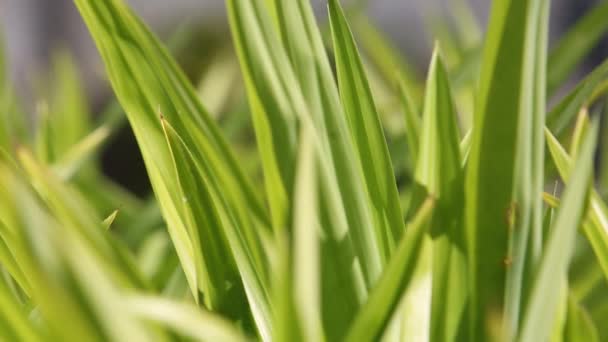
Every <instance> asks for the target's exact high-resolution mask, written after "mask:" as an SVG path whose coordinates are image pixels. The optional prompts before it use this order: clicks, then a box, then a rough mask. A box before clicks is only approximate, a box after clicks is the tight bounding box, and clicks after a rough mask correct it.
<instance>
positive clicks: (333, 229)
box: [228, 0, 380, 339]
mask: <svg viewBox="0 0 608 342" xmlns="http://www.w3.org/2000/svg"><path fill="white" fill-rule="evenodd" d="M268 4H269V7H270V8H266V7H265V6H264V5H265V4H264V3H262V2H253V3H251V2H249V1H241V0H233V1H229V2H228V12H229V17H230V20H231V25H232V30H233V36H234V40H235V42H236V45H237V52H238V53H239V59H240V62H241V67H242V71H243V73H244V77H245V80H246V82H247V84H248V89H249V102H250V105H251V107H253V109H254V116H258V115H259V116H260V117H261V118H262V119H263V120H261V121H266V122H268V121H269V120H270V119H271V118H272V120H284V122H285V125H290V126H291V125H292V124H291V123H290V122H291V121H292V120H297V123H299V124H301V125H310V124H312V125H314V127H315V130H314V135H315V139H314V140H315V141H316V143H317V144H319V149H318V151H317V152H318V153H319V159H320V161H319V183H320V184H322V185H321V186H320V189H321V192H322V193H321V194H320V196H319V197H320V198H322V200H321V201H320V206H319V211H320V212H321V221H322V222H323V224H322V225H321V227H322V229H323V233H324V235H325V236H326V237H327V239H326V240H324V241H323V242H324V243H323V247H322V250H323V252H322V253H323V259H324V263H323V265H322V269H323V273H324V276H323V277H322V279H323V291H322V295H323V303H324V305H323V313H324V314H323V319H324V321H325V320H329V321H331V322H332V324H329V325H328V326H331V329H330V330H328V331H327V334H328V338H330V339H331V337H330V336H333V338H335V339H339V338H342V337H343V334H344V333H345V330H346V329H347V327H348V324H349V323H350V321H351V320H352V318H353V317H354V315H355V313H356V309H357V308H358V306H359V305H360V303H361V302H362V301H363V299H364V298H365V296H366V295H367V289H368V288H369V287H371V284H372V282H373V280H374V279H376V278H377V276H378V274H379V272H380V267H379V263H377V262H375V263H374V262H373V261H374V260H379V258H377V257H376V258H375V259H372V258H369V257H367V256H368V255H369V254H370V253H376V254H377V255H379V251H378V250H377V249H375V248H371V247H370V246H372V247H373V245H372V242H373V239H371V238H368V237H369V236H371V230H370V229H368V227H372V225H373V223H372V221H371V213H370V211H371V210H370V205H371V204H370V203H368V202H367V198H366V197H365V196H366V195H365V192H364V191H365V188H364V183H362V175H361V171H360V170H359V166H358V165H357V164H355V159H354V156H355V154H354V147H353V145H352V141H351V140H350V136H349V134H348V130H347V129H348V128H347V123H346V119H345V117H344V115H343V110H342V108H341V104H340V98H339V94H338V91H337V87H336V84H335V80H334V78H333V74H332V71H331V67H330V64H329V61H328V58H327V55H326V52H325V47H324V46H323V42H322V40H321V37H320V33H319V31H318V28H317V25H316V21H315V17H314V15H313V12H312V8H311V6H310V4H309V3H308V1H306V0H301V1H297V2H283V1H268ZM269 9H270V10H272V11H273V12H274V13H275V19H276V23H275V24H276V25H274V26H273V25H269V23H268V22H265V21H264V20H262V19H263V18H268V17H269V15H268V13H267V12H268V10H269ZM279 13H280V15H279ZM252 16H254V17H253V18H252ZM255 16H257V17H255ZM276 28H278V31H277V30H276ZM250 32H252V34H245V33H250ZM277 41H280V42H281V44H278V43H277ZM257 44H263V45H264V46H268V47H270V48H269V49H268V50H267V51H260V49H258V48H257V46H258V45H257ZM260 70H261V71H260ZM253 90H255V91H256V92H257V91H263V94H264V96H263V97H261V98H260V97H259V96H258V94H257V93H253ZM279 104H280V106H278V107H277V105H279ZM277 110H278V111H280V112H278V113H272V112H273V111H277ZM260 114H264V115H260ZM271 114H272V115H273V116H272V117H271ZM263 128H264V125H256V135H257V136H258V139H260V138H265V137H271V136H272V135H274V133H272V131H271V130H269V129H263ZM269 133H272V134H269ZM275 136H276V135H275ZM263 153H264V155H263V157H264V158H268V159H269V160H270V159H271V158H270V157H272V158H274V159H275V160H282V159H283V158H286V159H289V158H291V157H289V156H283V155H277V154H276V151H272V150H268V149H266V150H265V151H263ZM276 170H278V168H277V167H275V166H273V163H272V162H264V172H265V177H266V179H267V181H268V179H269V178H270V179H271V180H272V179H274V180H277V181H274V182H273V184H275V185H276V186H275V189H279V190H278V192H277V191H274V192H273V193H274V194H275V195H276V194H279V195H281V194H282V193H285V194H288V193H290V192H291V190H289V188H290V187H293V185H292V184H290V183H291V181H289V180H288V179H289V178H293V175H291V176H289V172H286V173H284V174H285V175H287V176H288V178H285V179H281V178H280V177H279V176H280V174H279V173H278V172H277V171H276ZM285 180H287V181H285ZM283 186H287V187H286V188H284V187H283ZM281 188H283V189H284V190H281ZM267 191H268V190H267ZM292 197H293V196H292V195H290V196H288V197H287V199H288V200H289V201H291V198H292ZM275 201H276V203H277V204H278V205H273V204H272V203H271V205H273V206H274V207H275V209H272V211H274V212H275V213H274V214H273V221H274V222H275V225H276V222H277V221H281V220H282V218H287V217H289V216H288V215H287V214H288V213H287V214H286V213H282V210H283V209H284V208H288V209H290V208H291V203H289V205H288V206H285V205H281V203H284V202H283V201H282V199H281V198H278V199H276V200H275ZM277 212H279V215H277V214H276V213H277ZM353 251H354V253H353ZM372 255H374V254H372ZM358 256H360V259H359V260H356V259H355V258H356V257H358ZM353 262H354V263H355V267H353ZM359 264H361V265H362V266H361V267H359V266H360V265H359ZM329 265H331V266H332V267H331V271H330V272H329V274H327V273H326V270H329ZM325 275H327V277H325ZM362 280H363V286H361V283H362ZM336 291H339V292H340V293H342V294H343V296H335V295H334V293H335V292H336Z"/></svg>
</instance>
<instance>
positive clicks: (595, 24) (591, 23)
mask: <svg viewBox="0 0 608 342" xmlns="http://www.w3.org/2000/svg"><path fill="white" fill-rule="evenodd" d="M606 17H608V3H605V2H601V3H598V4H597V5H596V6H595V7H594V8H592V9H590V10H589V11H588V12H587V13H586V14H585V15H584V16H583V17H582V18H581V19H579V20H578V22H577V23H576V24H575V25H574V26H573V27H572V28H571V29H570V30H569V31H568V32H567V33H566V34H565V35H564V36H563V37H561V39H560V40H559V42H557V44H556V45H555V47H554V48H553V50H552V51H551V54H550V56H549V61H548V63H549V64H548V69H549V74H548V78H547V89H548V93H549V96H551V95H552V94H554V93H555V91H556V90H558V88H559V87H560V86H561V85H562V84H563V83H564V82H565V81H566V80H567V79H568V77H569V76H570V75H571V74H572V72H573V71H574V70H575V68H576V67H577V66H578V64H579V63H580V62H581V61H582V60H583V58H584V57H585V56H586V55H587V54H588V53H589V52H591V50H592V49H593V48H594V47H595V46H596V45H597V42H598V41H599V40H600V39H602V37H605V34H606V32H608V20H606Z"/></svg>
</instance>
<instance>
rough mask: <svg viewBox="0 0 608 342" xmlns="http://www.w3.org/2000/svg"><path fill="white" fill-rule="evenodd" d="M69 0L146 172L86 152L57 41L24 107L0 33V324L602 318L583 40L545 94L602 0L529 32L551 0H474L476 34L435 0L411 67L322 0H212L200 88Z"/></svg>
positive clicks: (419, 327) (364, 335) (230, 334)
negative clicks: (429, 48)
mask: <svg viewBox="0 0 608 342" xmlns="http://www.w3.org/2000/svg"><path fill="white" fill-rule="evenodd" d="M74 3H75V5H76V6H77V8H78V10H79V11H80V13H81V15H82V17H83V19H84V21H85V23H86V25H87V27H88V28H89V30H90V32H91V35H92V36H93V38H94V40H95V43H96V45H97V48H98V49H99V52H100V54H101V56H102V59H103V61H104V64H105V67H106V73H107V77H108V79H109V81H110V83H111V85H112V88H113V90H114V92H115V94H116V98H117V100H118V102H119V103H120V106H121V107H122V110H124V113H125V114H126V118H127V119H128V122H129V124H130V126H131V128H132V130H133V132H134V133H135V136H136V138H137V142H138V144H139V148H140V150H141V153H142V155H143V158H144V161H145V165H146V169H147V172H148V176H149V178H150V181H151V184H152V188H153V192H154V196H153V197H151V198H149V199H144V200H142V199H139V198H137V197H135V196H134V195H133V194H131V193H129V192H128V191H126V190H125V189H123V188H122V187H120V186H119V185H117V184H115V183H114V182H113V181H112V180H110V179H108V178H107V177H106V176H104V175H103V174H102V172H101V168H100V163H99V161H98V155H99V152H100V150H101V149H102V148H103V146H104V145H105V144H106V143H107V141H108V140H109V139H111V136H112V133H114V132H115V131H116V130H117V129H118V128H119V127H120V125H121V122H122V119H121V118H122V117H121V116H120V112H119V111H117V110H116V108H110V109H109V110H108V111H107V113H105V114H103V115H102V116H101V117H100V118H99V119H98V120H97V121H95V120H92V119H91V117H90V116H89V113H88V109H87V105H86V101H85V98H84V94H82V92H81V86H80V84H79V78H78V77H79V76H78V74H77V71H76V70H75V68H74V65H73V63H72V62H71V60H70V57H69V56H68V55H58V56H57V58H56V63H55V67H54V69H53V75H52V80H53V87H50V89H49V91H48V94H46V96H43V100H41V101H40V103H39V105H38V106H37V113H36V120H35V124H34V125H33V126H34V129H33V130H32V129H30V127H31V126H32V125H30V124H29V123H28V122H26V120H25V118H26V117H27V115H25V114H23V112H22V110H21V109H20V106H19V101H18V100H17V99H16V96H15V95H14V93H13V92H12V89H11V86H10V84H9V83H8V81H7V77H6V73H5V71H6V67H7V66H6V65H5V63H4V59H3V55H2V54H0V71H1V73H0V338H1V339H2V340H6V341H55V340H60V341H74V342H76V341H78V342H80V341H96V340H100V341H106V340H109V341H130V342H131V341H157V340H158V341H173V340H203V341H241V340H262V341H299V340H302V341H324V340H326V341H342V340H346V341H353V342H354V341H376V340H382V341H524V342H537V341H549V340H550V341H601V340H605V339H608V324H606V323H607V321H606V317H608V286H607V285H608V284H607V283H606V280H607V279H608V278H607V276H608V207H607V206H606V204H605V202H604V201H605V200H606V196H605V195H606V194H608V181H606V180H608V158H601V159H600V163H599V164H594V160H595V154H596V152H597V151H600V152H602V153H604V155H607V154H606V151H608V139H605V138H603V137H602V138H601V139H600V135H599V133H598V132H599V131H600V127H599V126H600V124H599V120H597V117H596V116H597V115H593V116H590V115H589V113H596V112H601V111H603V112H604V115H606V108H604V107H605V106H606V105H605V102H606V97H605V92H606V91H607V90H608V60H606V61H605V62H604V63H602V64H601V65H600V66H598V67H597V68H596V69H595V70H594V71H593V72H591V73H590V74H589V75H588V76H586V77H585V78H584V79H583V80H582V81H581V82H580V83H579V84H578V85H577V86H575V87H573V88H572V90H571V91H570V92H569V93H568V94H566V95H565V96H561V95H556V93H557V90H558V89H560V85H562V84H564V83H565V81H566V80H567V79H569V77H570V76H571V74H572V72H573V70H575V69H576V67H577V66H578V65H579V64H580V62H581V60H582V58H583V57H585V56H586V55H587V54H588V53H589V51H590V50H591V49H592V48H593V47H594V46H595V45H596V44H597V42H598V40H599V39H600V38H602V37H606V32H607V31H608V21H606V20H600V19H599V18H605V17H606V15H608V13H607V12H608V5H607V4H606V3H601V4H599V5H597V7H596V8H594V9H592V10H590V12H589V13H588V14H587V15H586V16H584V17H583V18H582V19H581V21H580V23H579V24H577V25H575V26H573V28H572V29H571V31H570V32H568V33H567V34H566V35H564V36H563V37H562V38H561V39H560V40H559V41H558V43H557V44H556V45H555V46H556V47H555V48H554V49H551V50H549V49H548V38H547V35H548V25H549V19H550V18H549V9H550V0H529V1H523V0H496V1H494V2H493V5H492V11H491V15H490V21H489V26H488V29H487V33H486V36H485V39H483V40H482V39H481V38H480V36H481V35H480V34H479V32H480V30H479V28H478V27H477V24H476V23H475V22H474V21H472V20H473V19H472V18H473V16H472V15H471V14H470V9H469V8H468V7H467V5H466V1H459V2H457V5H455V6H457V8H456V9H455V11H454V13H457V14H456V18H455V19H456V20H455V26H456V30H453V29H448V27H447V26H442V25H444V24H441V23H435V24H434V25H430V26H432V27H433V30H434V31H435V32H436V33H437V34H436V36H437V42H436V44H435V48H434V52H433V56H432V59H431V61H430V64H429V65H430V66H429V69H428V73H427V76H426V81H424V80H422V79H423V77H420V75H417V74H416V72H415V71H413V70H414V69H413V68H412V67H411V66H410V64H409V63H408V62H407V59H406V57H404V56H401V55H400V54H399V53H398V52H397V51H396V50H395V49H393V48H392V47H391V45H390V43H389V42H388V40H387V39H386V38H385V37H383V35H382V33H380V32H379V31H378V30H377V29H375V28H374V26H373V25H372V24H371V23H370V22H369V21H368V20H367V19H366V18H365V17H364V15H363V14H362V13H359V12H357V11H356V10H352V11H345V10H344V9H343V8H342V7H341V4H340V2H339V1H338V0H330V1H329V3H328V25H325V23H318V22H317V19H316V18H315V16H314V14H313V11H312V8H311V5H310V2H309V1H308V0H289V1H287V0H267V1H250V0H226V6H227V10H228V17H229V21H230V27H231V32H232V38H233V45H234V51H235V53H234V54H229V55H228V56H229V57H225V55H222V56H224V57H222V58H226V60H227V61H226V60H223V61H220V62H218V61H216V62H214V63H209V65H210V67H209V70H208V71H207V72H206V75H207V77H203V80H202V82H203V84H202V85H201V86H199V89H204V91H202V92H201V93H202V94H200V93H199V92H197V91H196V90H195V87H193V86H192V85H191V84H190V83H189V81H188V80H187V79H186V77H185V76H184V74H183V72H182V71H181V70H180V69H179V67H178V66H177V64H176V62H175V61H174V60H173V58H172V57H171V55H170V53H169V52H168V50H167V49H166V48H164V47H163V46H162V44H161V43H160V42H159V40H158V39H157V38H156V37H155V36H154V35H153V34H152V33H151V32H150V31H149V30H148V28H147V27H146V26H145V25H144V24H143V23H142V22H141V21H140V19H139V18H137V17H136V16H135V15H134V14H133V12H132V11H131V10H130V9H129V8H128V7H127V6H126V5H125V3H124V1H123V0H75V1H74ZM587 33H589V34H587ZM572 46H575V47H572ZM330 57H331V58H330ZM239 66H240V74H241V75H242V79H240V82H234V84H233V85H232V86H230V83H226V82H233V81H232V80H233V79H232V78H230V77H234V76H230V75H236V74H237V72H236V68H238V67H239ZM222 75H226V77H228V78H227V79H224V78H223V77H222ZM234 79H236V77H234ZM214 84H220V85H222V86H221V87H218V89H216V91H213V89H215V88H214ZM227 84H228V86H227ZM239 87H240V88H242V89H244V92H243V94H246V99H242V98H241V99H237V100H235V97H237V98H239V96H238V95H239V94H241V93H240V92H239V91H235V89H234V88H239ZM243 96H245V95H243ZM549 100H552V102H551V103H556V105H555V106H552V107H548V105H547V104H548V103H549ZM230 101H242V102H246V103H247V104H248V106H247V110H245V111H243V110H242V109H241V110H237V109H234V107H236V106H231V104H230ZM206 102H209V103H210V106H211V107H210V108H211V109H212V110H213V111H214V112H213V113H212V114H211V113H210V112H208V111H207V110H206V109H205V108H206V107H205V105H206ZM230 108H232V109H230ZM220 118H221V120H220ZM249 119H250V121H249ZM604 121H606V120H604ZM607 122H608V121H607ZM249 124H251V126H248V125H249ZM607 127H608V126H607ZM248 128H251V129H253V131H254V132H255V139H256V144H255V148H253V147H252V144H247V146H242V142H239V136H240V135H243V134H244V133H243V132H244V131H246V130H247V129H248ZM604 132H606V129H604ZM604 134H606V133H604ZM604 159H606V160H604ZM594 165H595V166H594ZM260 175H263V176H260ZM260 180H263V181H262V182H260ZM558 180H559V181H560V183H559V184H560V185H559V186H557V187H556V181H558ZM594 180H597V182H595V181H594ZM562 183H563V184H564V185H565V186H561V184H562ZM260 184H261V185H260ZM594 184H597V186H594ZM556 190H559V191H556Z"/></svg>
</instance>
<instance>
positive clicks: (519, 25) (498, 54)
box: [465, 0, 543, 340]
mask: <svg viewBox="0 0 608 342" xmlns="http://www.w3.org/2000/svg"><path fill="white" fill-rule="evenodd" d="M542 3H543V1H542V0H540V1H496V2H494V3H493V5H492V11H491V16H490V23H491V25H490V26H489V29H488V34H487V37H486V43H485V50H484V56H483V59H482V66H481V76H480V83H479V91H478V94H477V99H476V106H475V110H476V112H475V118H474V124H473V127H474V128H473V137H472V147H471V152H470V155H469V157H468V158H469V160H468V166H467V175H466V177H467V180H466V183H467V184H466V189H465V194H466V215H465V217H466V219H465V222H466V229H467V253H468V269H469V284H470V287H469V289H470V291H469V293H470V306H469V308H470V310H469V322H470V324H471V326H470V336H469V338H470V339H472V340H493V339H501V338H504V336H505V334H507V333H508V331H507V330H506V329H505V328H506V326H504V324H503V323H504V322H503V319H504V317H503V310H504V305H505V302H504V292H505V280H506V274H507V268H506V266H505V262H504V261H505V260H508V258H509V250H508V249H509V248H508V242H509V239H510V234H509V227H508V225H509V224H508V221H507V220H506V219H505V218H506V217H507V216H508V211H509V208H510V207H511V206H512V202H513V194H514V186H515V185H516V177H520V176H517V173H516V169H515V168H514V167H513V165H515V164H516V161H517V160H518V158H524V156H522V155H521V154H522V153H523V152H524V151H526V152H527V153H532V152H531V150H532V145H530V144H529V145H528V146H525V148H524V147H521V148H520V150H518V141H519V138H521V137H520V136H519V135H520V134H521V133H520V132H519V131H520V130H521V129H520V126H522V125H524V124H526V125H528V126H529V127H535V124H534V123H533V122H534V120H535V119H534V116H533V113H535V111H534V110H535V107H533V103H534V102H533V96H534V94H535V92H536V91H535V84H536V82H538V80H535V76H534V75H535V74H536V71H535V70H536V67H535V65H536V63H537V57H536V53H535V46H534V44H537V40H536V39H535V34H534V32H535V30H538V28H539V25H538V20H540V16H538V15H535V14H537V13H539V10H540V8H542V7H541V4H542ZM530 54H532V55H531V56H530ZM535 115H541V113H536V114H535ZM522 121H525V122H522ZM530 129H531V132H532V133H530V134H534V133H533V132H534V128H530ZM536 129H542V126H541V127H540V128H538V127H536ZM533 136H535V135H533ZM520 146H521V144H520ZM526 149H528V150H526ZM518 156H519V157H518ZM529 172H531V171H529Z"/></svg>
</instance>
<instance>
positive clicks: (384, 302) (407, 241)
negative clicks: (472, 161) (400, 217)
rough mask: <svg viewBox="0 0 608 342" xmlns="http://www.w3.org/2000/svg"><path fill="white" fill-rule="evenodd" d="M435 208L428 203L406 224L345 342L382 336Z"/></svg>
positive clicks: (411, 268)
mask: <svg viewBox="0 0 608 342" xmlns="http://www.w3.org/2000/svg"><path fill="white" fill-rule="evenodd" d="M434 205H435V204H434V201H433V200H432V199H427V200H426V202H425V203H424V204H423V205H422V206H421V207H420V210H419V211H418V213H417V214H416V215H415V217H414V218H413V219H412V221H411V222H409V223H408V224H407V226H406V232H405V233H404V235H403V238H402V239H401V241H400V242H399V244H398V246H397V248H396V249H395V252H394V253H393V256H392V257H391V259H390V260H389V263H388V265H387V266H386V268H385V269H384V272H383V273H382V277H381V278H380V280H378V284H377V285H376V286H375V287H374V289H373V290H372V292H371V293H370V296H369V299H368V300H367V302H366V303H365V304H364V305H363V307H362V308H361V310H360V311H359V313H358V314H357V317H356V319H355V321H354V322H353V324H352V326H351V328H350V330H349V332H348V334H347V337H346V341H353V342H354V341H373V340H376V339H378V338H380V337H381V336H382V334H383V332H384V330H385V329H386V327H387V325H388V323H389V321H390V319H391V318H392V316H393V314H394V312H395V310H396V309H397V306H398V303H399V299H400V298H401V296H402V295H403V291H404V290H405V289H406V288H407V286H408V284H409V282H410V280H411V277H412V274H413V272H414V269H415V267H416V263H417V259H418V257H419V254H420V250H421V247H422V244H423V240H424V235H425V234H426V231H427V227H428V222H429V220H430V219H431V217H432V213H433V208H434Z"/></svg>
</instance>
